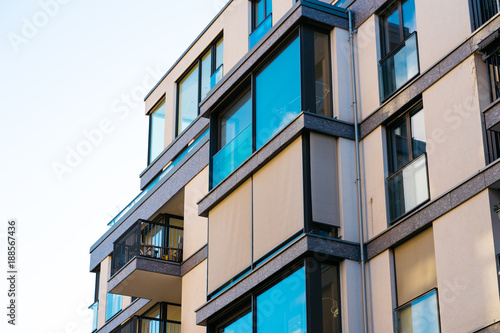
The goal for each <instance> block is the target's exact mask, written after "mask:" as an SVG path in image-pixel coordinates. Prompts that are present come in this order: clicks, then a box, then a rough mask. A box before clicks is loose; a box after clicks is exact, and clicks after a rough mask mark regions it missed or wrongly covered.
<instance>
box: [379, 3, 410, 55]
mask: <svg viewBox="0 0 500 333" xmlns="http://www.w3.org/2000/svg"><path fill="white" fill-rule="evenodd" d="M405 1H407V0H395V1H393V2H391V3H390V4H389V5H387V6H384V9H383V10H382V11H381V12H379V14H378V17H379V18H380V20H379V27H380V36H381V38H380V45H381V48H380V49H381V51H382V59H385V57H386V56H387V55H389V54H392V53H393V52H395V51H397V50H399V49H400V48H401V45H404V42H405V41H406V40H407V39H408V38H409V37H410V36H412V35H413V34H414V33H415V32H416V31H415V32H413V33H411V34H410V35H408V36H407V37H406V38H405V35H404V22H403V3H404V2H405ZM394 4H397V5H398V13H399V39H400V40H401V42H400V44H399V46H398V47H396V48H395V49H394V50H389V45H388V41H387V40H386V34H387V31H385V26H384V22H385V20H386V19H387V18H386V15H385V14H386V12H387V11H388V10H389V9H390V8H391V6H392V5H394ZM382 59H381V61H382Z"/></svg>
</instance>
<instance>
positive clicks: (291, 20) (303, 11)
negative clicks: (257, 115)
mask: <svg viewBox="0 0 500 333" xmlns="http://www.w3.org/2000/svg"><path fill="white" fill-rule="evenodd" d="M320 6H321V7H320ZM320 8H322V9H320ZM327 9H328V10H329V11H327ZM333 10H335V14H333ZM302 20H308V21H309V22H317V23H321V24H326V25H328V26H330V27H335V26H337V27H340V28H343V29H346V30H347V29H348V21H347V14H346V12H345V10H343V9H341V8H339V7H334V6H331V5H327V4H324V3H322V4H319V3H318V2H317V1H315V2H313V1H299V2H297V3H296V4H295V5H294V6H293V7H292V9H290V10H289V11H288V12H287V13H286V14H285V15H284V16H283V17H282V18H281V19H280V20H279V21H278V22H277V23H276V24H275V25H274V26H273V27H272V28H271V30H270V31H269V32H268V33H267V34H266V36H267V37H264V38H262V40H261V41H259V42H258V43H257V44H256V46H254V47H253V48H252V49H251V50H250V51H249V52H248V53H247V54H246V55H245V56H244V57H243V58H242V59H241V60H240V61H239V62H238V63H237V64H236V65H235V66H234V67H233V68H232V69H231V70H230V71H229V72H228V73H227V74H226V75H224V77H223V78H222V80H221V82H219V83H218V84H217V86H216V87H214V89H212V90H211V91H210V92H209V93H208V95H207V97H206V98H205V99H204V100H203V101H202V102H201V103H200V115H202V116H204V117H208V115H209V114H210V112H212V111H213V110H214V109H215V108H216V106H217V105H218V104H219V103H220V102H222V101H223V99H225V98H227V96H228V93H229V92H231V91H232V90H233V89H234V88H235V87H236V86H237V85H238V84H240V83H241V81H243V80H244V79H245V78H246V77H247V76H248V75H249V74H250V73H251V71H252V70H254V69H255V67H256V66H257V65H259V64H260V63H262V60H263V59H264V58H265V57H266V56H267V55H268V54H269V52H270V51H272V50H273V49H275V48H276V46H277V45H278V44H279V42H280V40H282V39H283V38H285V37H286V36H288V34H289V33H290V32H291V31H292V30H293V29H295V27H296V26H297V24H298V23H299V21H302Z"/></svg>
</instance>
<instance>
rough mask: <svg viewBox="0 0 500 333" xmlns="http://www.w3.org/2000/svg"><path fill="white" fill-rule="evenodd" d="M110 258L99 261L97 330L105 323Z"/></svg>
mask: <svg viewBox="0 0 500 333" xmlns="http://www.w3.org/2000/svg"><path fill="white" fill-rule="evenodd" d="M110 268H111V256H108V257H106V259H104V260H103V261H101V276H100V279H99V310H98V314H97V316H98V317H97V328H100V327H101V326H103V325H104V324H105V323H106V295H107V294H108V293H107V290H108V279H109V277H110V271H111V270H110Z"/></svg>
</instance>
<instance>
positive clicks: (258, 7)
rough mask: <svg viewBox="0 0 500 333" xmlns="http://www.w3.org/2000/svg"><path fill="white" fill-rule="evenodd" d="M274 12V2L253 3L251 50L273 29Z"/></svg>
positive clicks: (255, 0) (257, 0) (260, 0)
mask: <svg viewBox="0 0 500 333" xmlns="http://www.w3.org/2000/svg"><path fill="white" fill-rule="evenodd" d="M272 12H273V7H272V0H253V1H252V10H251V16H252V17H251V21H252V33H251V34H250V38H249V46H250V47H249V48H250V49H251V48H252V47H253V46H254V45H255V44H257V42H258V41H260V40H261V38H262V36H264V35H265V34H266V33H267V32H268V31H269V30H270V29H271V27H272V25H273V18H272Z"/></svg>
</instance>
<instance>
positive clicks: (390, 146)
mask: <svg viewBox="0 0 500 333" xmlns="http://www.w3.org/2000/svg"><path fill="white" fill-rule="evenodd" d="M423 110H424V105H423V102H422V100H419V101H417V102H416V103H414V104H412V105H411V106H410V107H409V108H408V110H407V111H404V113H403V114H402V115H401V116H399V117H398V118H396V119H394V120H393V121H391V122H390V123H389V124H387V125H386V132H387V151H388V158H389V177H388V178H390V177H391V176H392V175H393V174H395V173H397V172H398V171H400V170H402V169H404V168H405V167H406V166H407V165H408V164H410V163H411V162H412V161H413V160H415V159H417V158H418V157H420V155H421V154H420V155H418V156H416V157H413V142H412V139H411V138H412V135H411V134H412V132H411V117H412V116H413V115H415V114H416V113H418V112H420V111H423ZM403 121H404V122H405V124H406V133H407V136H408V140H407V141H408V142H407V143H408V163H406V164H405V165H403V166H401V167H400V168H397V167H396V166H395V163H396V161H395V160H394V156H395V149H396V147H394V142H395V139H394V137H395V134H394V129H395V127H396V125H399V124H401V123H402V122H403Z"/></svg>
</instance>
